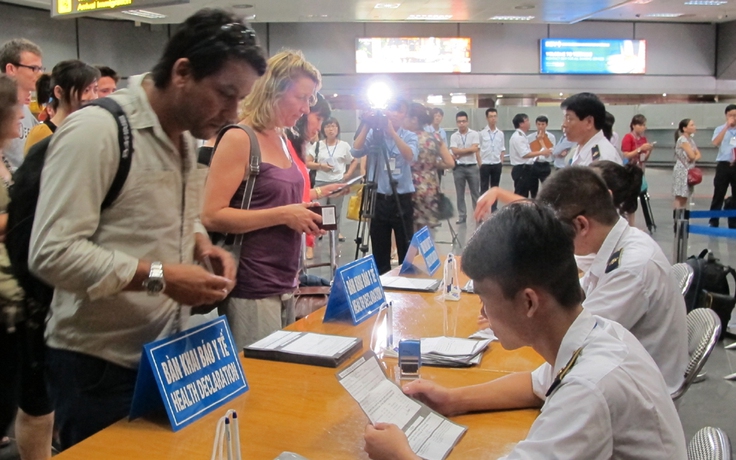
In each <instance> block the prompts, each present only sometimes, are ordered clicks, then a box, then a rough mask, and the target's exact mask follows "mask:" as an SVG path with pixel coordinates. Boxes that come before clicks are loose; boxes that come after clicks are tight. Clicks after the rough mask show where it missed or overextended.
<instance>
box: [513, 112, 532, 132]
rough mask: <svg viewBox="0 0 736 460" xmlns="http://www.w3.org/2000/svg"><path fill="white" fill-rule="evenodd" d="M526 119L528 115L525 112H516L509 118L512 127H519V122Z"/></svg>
mask: <svg viewBox="0 0 736 460" xmlns="http://www.w3.org/2000/svg"><path fill="white" fill-rule="evenodd" d="M528 119H529V115H527V114H525V113H517V114H516V115H514V118H513V119H512V120H511V123H513V124H514V129H519V126H521V124H522V123H524V122H525V121H526V120H528Z"/></svg>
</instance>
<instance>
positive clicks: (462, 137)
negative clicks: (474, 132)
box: [460, 133, 468, 148]
mask: <svg viewBox="0 0 736 460" xmlns="http://www.w3.org/2000/svg"><path fill="white" fill-rule="evenodd" d="M467 138H468V133H465V135H464V136H463V135H462V134H460V139H461V140H462V141H463V148H464V147H465V140H466V139H467Z"/></svg>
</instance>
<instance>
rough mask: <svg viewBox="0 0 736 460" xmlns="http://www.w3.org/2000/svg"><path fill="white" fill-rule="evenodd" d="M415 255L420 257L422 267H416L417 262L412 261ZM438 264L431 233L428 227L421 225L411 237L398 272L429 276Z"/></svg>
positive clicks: (438, 259) (436, 268)
mask: <svg viewBox="0 0 736 460" xmlns="http://www.w3.org/2000/svg"><path fill="white" fill-rule="evenodd" d="M417 255H420V256H421V257H422V260H423V262H424V267H425V268H424V269H422V268H420V267H418V266H417V264H415V263H414V261H415V260H416V257H417ZM440 265H441V264H440V258H439V255H438V253H437V247H436V246H435V245H434V241H432V234H431V233H430V231H429V228H428V227H426V226H425V227H422V228H421V229H420V230H419V231H418V232H416V233H415V234H414V236H412V238H411V243H410V244H409V250H408V251H407V252H406V256H405V257H404V262H403V263H402V264H401V269H400V270H399V274H400V275H418V274H428V275H429V276H432V275H434V274H435V272H437V270H438V269H439V268H440Z"/></svg>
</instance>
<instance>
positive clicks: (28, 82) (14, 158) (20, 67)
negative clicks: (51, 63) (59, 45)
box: [0, 38, 46, 172]
mask: <svg viewBox="0 0 736 460" xmlns="http://www.w3.org/2000/svg"><path fill="white" fill-rule="evenodd" d="M45 70H46V69H45V68H44V67H43V62H42V56H41V48H39V47H38V45H36V44H35V43H33V42H30V41H28V40H26V39H24V38H16V39H13V40H10V41H9V42H6V43H5V44H3V46H2V48H0V72H2V73H4V74H6V75H9V76H10V77H12V78H13V79H14V80H15V81H16V82H17V83H18V97H19V98H20V99H21V102H22V103H23V119H22V120H21V125H20V127H19V129H20V137H18V138H16V139H13V140H12V141H11V142H10V144H9V145H8V146H7V147H6V148H5V149H3V155H4V156H5V160H6V162H7V164H8V165H9V166H10V169H11V172H13V171H15V170H16V169H18V168H19V167H20V165H21V164H22V163H23V158H24V155H23V147H24V146H25V144H26V138H27V137H28V133H30V132H31V129H33V127H34V126H36V125H37V124H39V122H38V120H36V117H34V116H33V113H31V110H30V109H29V108H28V104H30V103H31V93H32V92H33V91H36V81H37V80H38V77H40V76H41V74H42V73H43V72H44V71H45Z"/></svg>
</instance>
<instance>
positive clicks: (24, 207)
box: [5, 98, 133, 317]
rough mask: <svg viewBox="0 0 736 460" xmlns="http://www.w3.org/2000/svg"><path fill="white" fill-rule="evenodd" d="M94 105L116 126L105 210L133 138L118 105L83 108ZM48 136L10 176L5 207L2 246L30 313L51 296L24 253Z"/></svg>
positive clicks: (123, 174)
mask: <svg viewBox="0 0 736 460" xmlns="http://www.w3.org/2000/svg"><path fill="white" fill-rule="evenodd" d="M89 106H97V107H102V108H104V109H106V110H107V111H109V112H110V113H111V114H112V115H113V117H114V118H115V122H116V124H117V127H118V143H119V146H120V163H119V165H118V170H117V173H116V174H115V178H114V179H113V181H112V185H111V186H110V190H108V192H107V195H106V196H105V199H104V201H103V202H102V206H101V209H106V208H109V207H110V205H111V204H112V202H113V201H115V199H116V198H117V197H118V195H119V194H120V190H121V189H122V188H123V185H124V184H125V180H126V179H127V177H128V172H130V164H131V161H132V158H133V138H132V135H131V131H130V125H129V123H128V118H127V116H126V115H125V112H124V111H123V109H122V108H121V107H120V105H119V104H118V103H117V102H115V101H114V100H113V99H111V98H102V99H97V100H95V101H92V102H90V103H89V104H87V105H85V107H89ZM52 137H53V136H49V137H47V138H45V139H43V140H42V141H40V142H38V143H37V144H34V145H33V147H31V148H30V150H29V151H28V155H27V156H26V158H25V160H24V161H23V164H22V165H21V166H20V168H18V170H17V171H16V172H15V174H14V175H13V186H12V187H11V188H10V191H9V195H10V204H9V205H8V225H7V228H8V231H7V233H6V234H5V246H6V248H7V251H8V257H9V258H10V265H11V267H12V269H13V274H14V275H15V277H16V279H17V280H18V284H20V286H21V287H22V288H23V289H24V290H25V293H26V300H27V303H28V304H29V307H31V310H33V312H29V313H37V312H38V310H41V314H42V315H43V316H44V317H45V314H44V312H43V310H46V311H48V307H49V306H50V305H51V299H52V298H53V295H54V288H53V286H49V285H48V284H47V283H45V282H44V281H42V280H40V279H38V278H37V277H35V276H34V275H33V274H32V273H31V272H30V270H29V269H28V253H29V251H30V243H31V230H32V229H33V219H34V218H35V216H36V205H37V203H38V195H39V193H40V191H41V172H42V170H43V165H44V161H45V160H46V151H47V150H48V147H49V144H50V143H51V138H52Z"/></svg>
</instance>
